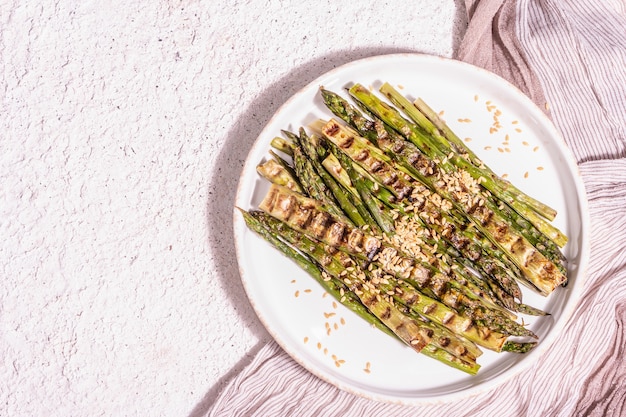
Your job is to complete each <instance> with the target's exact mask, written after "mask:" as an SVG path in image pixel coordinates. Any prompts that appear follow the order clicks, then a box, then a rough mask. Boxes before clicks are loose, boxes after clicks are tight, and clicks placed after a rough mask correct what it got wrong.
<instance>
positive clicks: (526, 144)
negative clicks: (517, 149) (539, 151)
mask: <svg viewBox="0 0 626 417" xmlns="http://www.w3.org/2000/svg"><path fill="white" fill-rule="evenodd" d="M522 145H524V146H528V145H530V144H529V143H528V142H526V141H523V142H522Z"/></svg>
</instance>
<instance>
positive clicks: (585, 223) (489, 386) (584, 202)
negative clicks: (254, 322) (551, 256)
mask: <svg viewBox="0 0 626 417" xmlns="http://www.w3.org/2000/svg"><path fill="white" fill-rule="evenodd" d="M392 59H400V60H403V59H406V60H416V61H415V62H418V61H424V62H427V63H428V62H436V61H439V62H443V63H444V64H446V65H453V66H458V67H459V68H461V69H462V70H466V71H474V72H477V73H479V74H481V75H482V76H485V77H488V78H490V79H493V80H494V81H495V82H497V83H500V84H503V85H505V86H506V87H507V88H508V89H509V90H510V92H511V93H514V94H515V96H516V99H517V100H520V101H521V102H522V104H525V105H526V106H527V107H529V108H530V109H531V111H532V112H533V116H535V117H537V118H538V119H540V122H541V124H542V126H543V127H545V128H547V129H548V130H549V131H550V133H551V139H554V140H558V141H559V143H557V144H556V145H558V147H559V149H560V150H561V151H562V152H563V156H564V157H565V158H566V164H567V167H568V169H569V170H570V171H571V173H572V179H573V181H574V184H575V185H576V193H577V195H578V197H579V198H578V199H577V202H578V203H579V204H580V212H581V218H580V224H581V226H580V231H581V240H580V256H579V259H580V264H579V267H580V269H579V271H578V274H577V276H576V278H577V282H576V286H575V288H574V289H573V290H572V293H571V295H570V301H569V302H568V303H567V305H566V306H565V308H564V309H563V311H562V312H561V314H560V316H559V317H558V319H557V320H556V323H555V325H554V326H553V327H552V328H551V330H550V332H549V333H548V335H546V337H545V338H543V339H542V341H541V343H540V344H539V346H537V347H536V348H535V349H533V350H532V351H531V352H530V353H528V354H526V355H528V356H533V357H532V358H531V359H529V360H527V361H525V362H523V363H517V364H516V365H515V366H513V367H511V368H509V369H508V370H506V371H505V372H503V373H501V374H499V375H496V376H494V377H493V378H491V379H489V380H486V381H484V382H482V383H481V384H479V385H474V386H471V387H468V388H464V389H460V390H457V391H453V392H448V393H442V394H437V395H433V396H429V397H412V398H409V397H399V396H393V395H385V394H381V393H374V392H371V391H369V390H362V389H358V388H355V387H353V386H351V385H349V384H345V383H343V382H342V381H341V380H339V379H338V378H336V377H333V376H332V375H327V374H326V373H325V372H323V371H321V370H318V369H316V368H315V367H314V366H310V365H309V364H308V363H307V361H306V360H304V358H303V357H302V356H303V355H300V354H298V353H297V352H294V351H293V350H292V349H291V346H290V345H289V343H287V342H286V341H284V340H283V339H282V338H281V337H280V335H278V334H277V332H276V331H275V330H274V329H273V328H272V326H270V325H269V323H268V320H267V318H266V317H265V316H264V313H263V312H262V311H260V310H259V308H258V306H257V304H256V301H255V300H254V299H253V297H252V296H251V289H250V287H249V283H248V282H247V281H246V279H244V276H245V275H246V272H245V271H244V270H243V268H242V261H241V259H242V256H243V254H242V253H241V252H242V244H241V242H240V241H239V239H240V237H239V236H238V234H237V230H239V229H241V227H242V225H243V226H245V224H244V221H243V219H242V217H241V214H240V213H239V211H238V209H237V206H236V203H237V202H238V201H239V200H240V196H241V192H242V188H243V186H244V181H245V180H246V178H244V177H243V175H242V176H241V177H240V179H239V182H238V185H237V190H236V195H235V207H234V208H233V234H234V239H235V249H236V257H237V266H238V269H239V274H240V278H241V282H242V284H243V287H244V290H245V292H246V296H247V298H248V300H249V302H250V304H251V305H252V307H253V309H254V311H255V314H256V315H257V317H258V318H259V320H260V321H261V323H262V324H263V326H264V327H265V329H266V330H267V332H268V333H269V334H270V336H271V337H272V339H273V340H274V341H275V342H276V343H277V344H278V345H279V346H280V347H281V348H282V349H283V350H284V351H285V352H286V353H287V354H288V355H289V356H290V358H291V359H293V360H294V361H295V362H296V363H297V364H298V365H299V366H301V367H302V368H304V370H305V371H306V372H309V373H311V374H313V375H314V376H316V377H318V378H320V379H321V380H323V381H325V382H327V383H329V384H331V385H333V386H335V387H337V388H338V389H340V390H343V391H345V392H348V393H351V394H353V395H356V396H359V397H363V398H367V399H370V400H374V401H381V402H386V403H392V404H400V405H413V406H415V405H434V404H443V403H447V402H450V401H454V400H458V399H462V398H469V397H473V396H477V395H480V394H482V393H485V392H487V391H490V390H493V389H495V388H497V387H499V386H501V385H503V384H504V383H506V382H507V381H510V380H511V379H513V378H514V377H515V376H517V375H519V374H520V373H522V372H523V371H524V370H527V369H528V368H529V367H530V366H532V365H533V364H535V363H536V362H537V359H538V358H539V357H540V356H542V355H543V354H544V353H545V352H546V351H547V350H548V349H549V348H550V347H551V346H552V345H553V343H554V341H555V340H556V339H557V337H558V336H559V335H560V334H561V333H562V332H563V330H564V327H565V326H566V324H567V323H568V322H569V320H570V318H571V316H572V314H573V312H574V310H575V309H576V307H577V305H578V304H579V302H580V299H581V295H582V293H583V289H584V286H585V282H586V280H587V275H588V267H589V257H590V237H589V225H590V215H589V206H588V199H587V193H586V189H585V185H584V182H583V181H582V175H581V172H580V168H579V166H578V164H577V163H576V160H575V158H574V155H573V153H572V151H571V149H570V148H569V146H568V145H567V143H566V142H565V140H564V138H563V136H562V135H561V133H560V132H559V131H558V129H557V128H556V126H555V125H554V123H553V122H552V120H550V118H549V117H548V116H547V115H546V114H545V113H544V112H543V111H542V110H541V109H540V108H539V107H538V106H537V105H536V104H535V103H534V102H533V101H532V100H531V99H530V98H529V97H528V96H526V95H525V94H524V93H523V92H522V91H521V90H520V89H519V88H517V87H516V86H515V85H513V84H512V83H510V82H509V81H508V80H506V79H504V78H502V77H500V76H499V75H497V74H495V73H493V72H491V71H488V70H486V69H484V68H481V67H478V66H475V65H473V64H469V63H467V62H463V61H459V60H456V59H454V58H447V57H441V56H436V55H429V54H423V53H390V54H382V55H374V56H369V57H365V58H360V59H357V60H353V61H350V62H347V63H344V64H342V65H339V66H337V67H335V68H333V69H331V70H329V71H326V72H324V73H323V74H321V75H319V76H318V77H316V78H315V79H314V80H312V81H310V82H308V83H306V84H305V85H304V86H302V87H301V88H300V89H298V91H297V92H296V93H294V94H292V95H291V96H290V97H289V99H287V100H286V101H285V102H284V103H282V104H281V105H280V106H279V108H278V109H277V110H276V111H275V112H274V113H273V114H272V116H271V117H270V118H269V120H268V121H267V122H266V123H265V125H264V127H263V129H262V130H261V131H260V132H259V134H258V135H257V137H256V139H255V140H254V143H253V144H252V146H251V147H250V149H249V150H248V154H247V156H246V159H245V161H244V164H243V166H242V169H241V171H240V172H241V173H243V172H248V171H249V169H250V166H249V165H250V164H254V165H255V166H256V164H258V161H252V160H251V158H250V157H251V155H252V154H253V153H255V152H254V151H255V150H256V149H257V147H259V146H267V145H268V144H266V143H263V144H262V143H261V142H262V141H261V138H263V137H265V136H267V134H268V130H269V128H270V126H271V125H272V124H273V121H274V119H276V118H277V117H278V115H279V114H281V113H282V112H283V111H284V109H286V108H288V107H289V105H290V104H291V102H292V101H295V100H296V99H297V97H299V96H300V95H302V94H303V93H305V92H308V91H309V90H310V89H311V88H313V87H315V88H317V87H319V86H320V85H321V81H322V80H323V79H327V78H328V77H331V76H332V75H333V74H336V73H340V72H344V71H346V70H347V69H349V68H350V67H354V66H361V65H364V64H365V63H368V62H371V61H375V60H392Z"/></svg>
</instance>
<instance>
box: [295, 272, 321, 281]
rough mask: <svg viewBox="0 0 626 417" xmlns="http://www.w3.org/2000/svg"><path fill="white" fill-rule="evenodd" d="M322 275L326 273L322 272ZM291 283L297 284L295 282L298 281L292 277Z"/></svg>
mask: <svg viewBox="0 0 626 417" xmlns="http://www.w3.org/2000/svg"><path fill="white" fill-rule="evenodd" d="M322 275H324V274H323V273H322ZM291 283H292V284H295V283H296V280H295V279H292V280H291Z"/></svg>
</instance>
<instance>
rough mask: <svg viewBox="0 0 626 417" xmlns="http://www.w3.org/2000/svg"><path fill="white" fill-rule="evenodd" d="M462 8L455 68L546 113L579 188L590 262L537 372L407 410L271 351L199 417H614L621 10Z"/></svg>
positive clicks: (624, 213)
mask: <svg viewBox="0 0 626 417" xmlns="http://www.w3.org/2000/svg"><path fill="white" fill-rule="evenodd" d="M466 6H467V11H468V18H469V27H468V30H467V33H466V35H465V37H464V40H463V42H462V44H461V46H460V48H459V53H458V59H460V60H463V61H466V62H469V63H472V64H475V65H477V66H481V67H483V68H486V69H488V70H490V71H493V72H495V73H496V74H499V75H500V76H502V77H504V78H506V79H508V80H509V81H510V82H512V83H513V84H515V85H517V86H518V87H519V88H520V89H521V90H522V91H523V92H524V93H526V94H527V95H528V96H529V97H531V98H532V99H533V100H534V101H535V103H536V104H537V105H539V106H540V107H541V108H542V109H544V110H545V111H546V113H548V115H549V116H550V117H551V118H552V120H553V121H554V123H555V125H556V127H557V129H559V130H560V132H561V134H562V135H563V137H564V139H565V141H566V142H567V144H568V146H569V147H570V149H571V150H572V151H573V153H574V155H575V158H576V160H577V162H578V164H579V168H580V171H581V173H582V176H583V180H584V183H585V186H586V189H587V193H588V200H589V206H590V216H591V230H592V233H591V262H590V266H589V271H588V277H587V280H586V284H585V288H584V293H583V298H582V300H581V302H580V303H579V305H578V306H577V308H576V310H575V312H574V314H573V316H572V319H571V320H570V321H569V323H568V324H567V325H566V327H565V329H564V333H563V334H562V336H561V337H559V338H558V340H557V341H555V342H554V343H553V345H552V346H551V347H550V348H549V349H548V350H547V352H546V353H545V354H544V356H543V357H542V359H541V360H540V363H537V364H535V366H532V367H530V368H529V369H527V370H526V371H524V372H522V373H521V374H519V375H517V376H516V377H514V378H512V379H511V380H509V381H508V382H506V383H504V384H503V385H501V386H500V387H498V388H496V389H494V390H492V391H490V392H486V393H484V394H479V395H476V396H473V397H471V398H468V399H466V400H463V401H456V402H449V403H443V404H438V405H427V406H419V407H417V406H416V407H408V406H401V405H397V404H387V403H379V402H375V401H371V400H367V399H364V398H361V397H356V396H354V395H352V394H349V393H347V392H343V391H340V390H338V389H337V388H335V387H334V386H332V385H330V384H328V383H326V382H324V381H322V380H320V379H318V378H317V377H315V376H313V375H312V374H310V373H309V372H308V371H306V370H305V369H304V368H302V367H301V366H300V365H298V364H297V363H296V362H295V361H293V360H292V359H291V358H290V357H289V356H288V355H287V354H286V353H285V352H284V351H283V350H282V349H281V348H280V347H279V346H278V345H277V344H276V343H274V342H271V343H269V344H267V345H266V346H264V347H263V348H262V349H261V350H260V351H259V352H258V353H257V355H256V357H255V358H254V359H253V361H252V362H251V363H250V364H249V365H248V366H247V367H246V368H245V369H244V370H243V371H242V372H241V373H240V374H239V375H238V376H236V377H235V378H234V379H233V380H232V381H231V382H230V383H229V384H228V385H227V386H226V387H225V388H224V389H223V391H222V392H221V393H220V394H219V395H218V398H217V399H216V401H215V403H214V404H213V405H212V407H211V409H210V410H209V411H208V413H207V414H206V415H207V416H315V417H318V416H334V415H337V416H355V417H363V416H369V415H393V416H415V415H419V416H422V417H423V416H442V415H450V416H493V415H500V416H539V415H540V416H568V417H569V416H579V415H584V416H623V415H626V362H625V361H624V360H623V358H624V356H625V355H626V340H625V337H624V335H625V334H626V333H625V325H626V249H624V242H626V3H624V2H623V0H602V1H596V0H518V1H514V0H466ZM557 375H558V378H557V377H556V376H557Z"/></svg>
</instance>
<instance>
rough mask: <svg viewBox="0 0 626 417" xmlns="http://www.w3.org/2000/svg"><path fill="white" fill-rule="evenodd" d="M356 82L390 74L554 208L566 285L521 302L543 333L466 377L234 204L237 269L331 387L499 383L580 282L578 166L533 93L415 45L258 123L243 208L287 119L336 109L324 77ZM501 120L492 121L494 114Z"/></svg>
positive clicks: (566, 307)
mask: <svg viewBox="0 0 626 417" xmlns="http://www.w3.org/2000/svg"><path fill="white" fill-rule="evenodd" d="M355 82H359V83H361V84H363V85H365V86H369V87H371V88H373V89H374V91H376V92H377V91H378V87H379V86H380V85H381V84H382V83H383V82H389V83H390V84H392V85H393V86H395V87H396V88H398V89H400V91H401V92H403V94H405V95H406V96H407V97H409V98H410V99H415V98H418V97H421V98H423V99H424V100H425V101H426V103H427V104H429V105H430V106H431V107H432V108H433V109H435V110H436V111H442V112H443V113H442V115H443V116H442V117H443V118H444V119H445V120H446V121H447V123H448V124H449V126H450V127H451V128H452V129H453V130H454V131H455V132H456V133H457V135H458V136H459V137H461V138H463V139H465V138H468V139H467V140H468V145H469V146H470V147H471V148H472V149H473V150H474V152H476V153H477V154H478V155H479V156H480V157H482V158H483V160H484V161H485V162H486V163H487V164H488V165H489V166H491V167H492V169H494V171H495V172H496V173H498V174H501V175H506V176H507V178H508V179H509V180H510V181H511V182H513V183H514V184H516V185H517V186H518V187H519V188H521V189H522V190H524V191H526V192H527V193H529V194H530V195H532V196H534V197H536V198H538V199H539V200H541V201H543V202H545V203H547V204H548V205H550V206H551V207H553V208H555V209H557V211H558V215H557V218H556V219H555V221H554V224H555V225H556V226H557V227H559V228H560V229H561V230H562V231H563V232H565V233H566V234H567V236H569V238H570V240H569V242H568V244H567V246H566V247H565V249H564V252H565V255H566V257H567V258H568V260H569V284H568V286H567V287H566V288H558V289H557V290H556V291H555V292H554V293H553V294H551V295H550V296H549V297H547V298H544V297H541V296H538V295H536V294H533V293H531V292H529V291H525V292H524V296H525V298H524V302H526V303H527V304H530V305H533V306H535V307H539V308H543V309H545V310H546V311H549V312H550V313H551V316H548V317H542V318H533V317H530V318H527V317H526V318H524V319H525V322H526V323H530V328H531V329H532V330H533V331H534V332H535V333H536V334H537V335H539V337H540V339H539V340H540V343H539V345H538V346H537V347H536V348H535V349H534V350H533V351H531V352H530V353H528V354H525V355H518V354H511V353H500V354H497V353H493V352H485V354H484V355H483V356H481V357H480V358H479V363H480V364H481V366H482V368H481V369H480V371H479V372H478V375H476V376H468V375H465V374H464V373H463V372H460V371H458V370H455V369H452V368H449V367H447V366H446V365H443V364H441V363H439V362H437V361H435V360H433V359H430V358H428V357H426V356H424V355H419V354H416V353H415V352H414V351H413V350H411V349H410V348H408V347H406V346H404V345H403V344H401V343H400V342H397V341H395V340H394V339H392V338H390V337H389V336H387V335H385V334H383V333H382V332H380V331H379V330H375V329H373V328H372V327H370V326H369V325H368V324H366V323H365V322H364V321H363V320H362V319H360V318H359V317H358V316H356V315H355V314H353V313H352V312H350V311H349V310H347V309H345V308H344V307H343V306H341V305H339V306H336V304H337V303H335V304H333V301H334V300H333V299H332V297H331V296H329V295H328V296H326V295H325V294H324V291H323V290H322V288H321V287H320V286H319V285H318V284H317V282H316V281H314V280H313V279H312V278H311V277H309V276H308V275H307V274H306V273H304V272H303V271H301V270H300V269H299V268H298V267H297V266H296V265H295V264H294V263H293V262H291V261H290V260H289V259H287V258H286V257H284V256H283V255H282V254H280V253H279V252H278V251H277V250H275V249H273V248H272V247H271V246H269V245H268V244H267V243H265V242H264V241H263V240H262V239H261V238H259V237H257V236H256V235H255V234H254V233H252V232H251V231H249V230H248V229H247V228H246V226H245V223H244V222H243V220H242V218H241V215H240V214H239V213H238V212H237V211H235V215H234V233H235V239H236V246H237V257H238V261H239V267H240V271H241V279H242V281H243V284H244V287H245V290H246V292H247V294H248V297H249V299H250V302H251V303H252V305H253V307H254V309H255V311H256V313H257V314H258V316H259V318H260V319H261V321H262V322H263V323H264V325H265V326H266V328H267V330H268V331H269V332H270V334H271V335H272V336H273V337H274V339H275V340H276V341H277V342H278V343H279V344H280V345H281V346H282V348H283V349H284V350H285V351H286V352H288V353H289V355H291V356H292V357H293V358H294V359H295V360H296V361H297V362H298V363H300V364H301V365H302V366H304V367H305V368H306V369H308V370H309V371H310V372H312V373H313V374H315V375H317V376H318V377H320V378H322V379H324V380H326V381H328V382H330V383H332V384H334V385H335V386H337V387H339V388H341V389H343V390H346V391H349V392H352V393H355V394H358V395H362V396H365V397H368V398H372V399H376V400H382V401H391V402H396V403H404V404H418V403H432V402H439V401H444V400H449V399H453V398H459V397H463V396H468V395H473V394H476V393H477V392H479V391H483V390H487V389H490V388H493V387H495V386H497V385H499V384H501V383H502V382H504V381H505V380H507V379H508V378H510V377H512V376H513V375H515V374H516V373H518V372H520V371H522V370H523V369H524V368H526V367H527V366H529V365H531V364H532V363H534V362H535V361H537V359H538V358H539V356H540V355H541V354H542V352H543V351H544V350H545V349H546V348H547V347H548V346H549V344H550V343H551V342H552V341H553V340H554V339H555V337H556V336H557V335H558V334H559V332H561V330H562V328H563V326H564V324H565V322H566V321H567V319H568V317H569V316H570V313H571V312H572V310H573V307H574V305H575V303H576V301H577V299H578V297H579V294H580V292H581V288H582V280H583V278H584V274H585V269H586V265H587V258H588V243H587V234H588V214H587V203H586V196H585V191H584V189H583V185H582V181H581V179H580V176H579V172H578V169H577V167H576V164H575V162H574V160H573V158H572V156H571V154H570V152H569V150H568V149H567V148H566V145H565V143H564V141H563V140H562V139H561V137H560V136H559V134H558V133H557V131H556V130H555V128H554V127H553V125H552V124H551V122H550V121H549V119H548V118H547V117H545V115H544V114H543V113H542V111H541V110H540V109H538V108H537V107H536V106H535V105H534V104H533V103H532V102H531V101H530V100H529V99H528V98H527V97H526V96H524V95H523V94H522V93H521V92H519V90H517V89H516V88H514V87H513V86H512V85H511V84H509V83H507V82H506V81H504V80H503V79H501V78H499V77H497V76H495V75H494V74H492V73H489V72H487V71H484V70H481V69H479V68H476V67H473V66H471V65H468V64H465V63H461V62H458V61H454V60H450V59H444V58H439V57H433V56H425V55H418V54H397V55H384V56H378V57H372V58H367V59H363V60H359V61H355V62H352V63H349V64H347V65H344V66H341V67H339V68H336V69H334V70H332V71H330V72H328V73H327V74H325V75H323V76H321V77H319V78H318V79H317V80H315V81H313V82H312V83H311V84H309V85H307V86H306V87H304V88H303V89H302V90H301V91H300V92H299V93H297V94H296V95H294V96H293V97H292V98H291V99H290V100H289V101H287V102H286V103H285V104H284V105H283V106H282V107H281V108H280V109H279V110H278V112H277V113H276V114H275V115H274V117H273V118H272V119H271V120H270V122H269V123H268V124H267V126H266V127H265V129H264V130H263V131H262V132H261V134H260V136H259V138H258V139H257V141H256V143H255V144H254V146H253V147H252V149H251V150H250V153H249V155H248V158H247V160H246V163H245V166H244V169H243V173H242V175H241V180H240V184H239V189H238V191H237V197H236V206H238V207H241V208H244V209H249V208H253V207H256V206H257V205H258V203H259V202H260V200H261V199H262V198H263V196H264V194H265V191H266V190H267V183H266V181H265V180H262V179H260V178H259V177H258V175H257V173H256V171H255V168H256V165H257V164H258V163H259V162H261V161H262V160H264V159H266V158H267V157H268V150H269V149H270V146H269V143H270V141H271V139H272V138H273V137H275V136H279V135H280V131H281V129H287V130H291V131H294V132H297V130H298V129H299V127H300V126H306V125H308V124H309V123H311V122H312V121H314V120H316V119H319V118H323V119H328V118H330V117H332V115H331V113H330V112H329V111H328V110H327V109H326V108H325V107H324V105H323V102H322V100H321V98H320V95H319V92H318V89H319V87H320V86H324V87H325V88H327V89H329V90H332V91H335V92H337V93H340V94H342V95H344V97H347V96H346V95H345V94H344V93H345V91H344V88H345V87H349V86H351V85H352V84H353V83H355ZM497 110H499V111H500V112H501V113H500V114H499V116H498V120H499V122H500V125H501V127H500V128H499V129H498V131H497V132H493V131H492V132H490V129H491V128H492V127H494V115H495V112H496V111H497Z"/></svg>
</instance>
